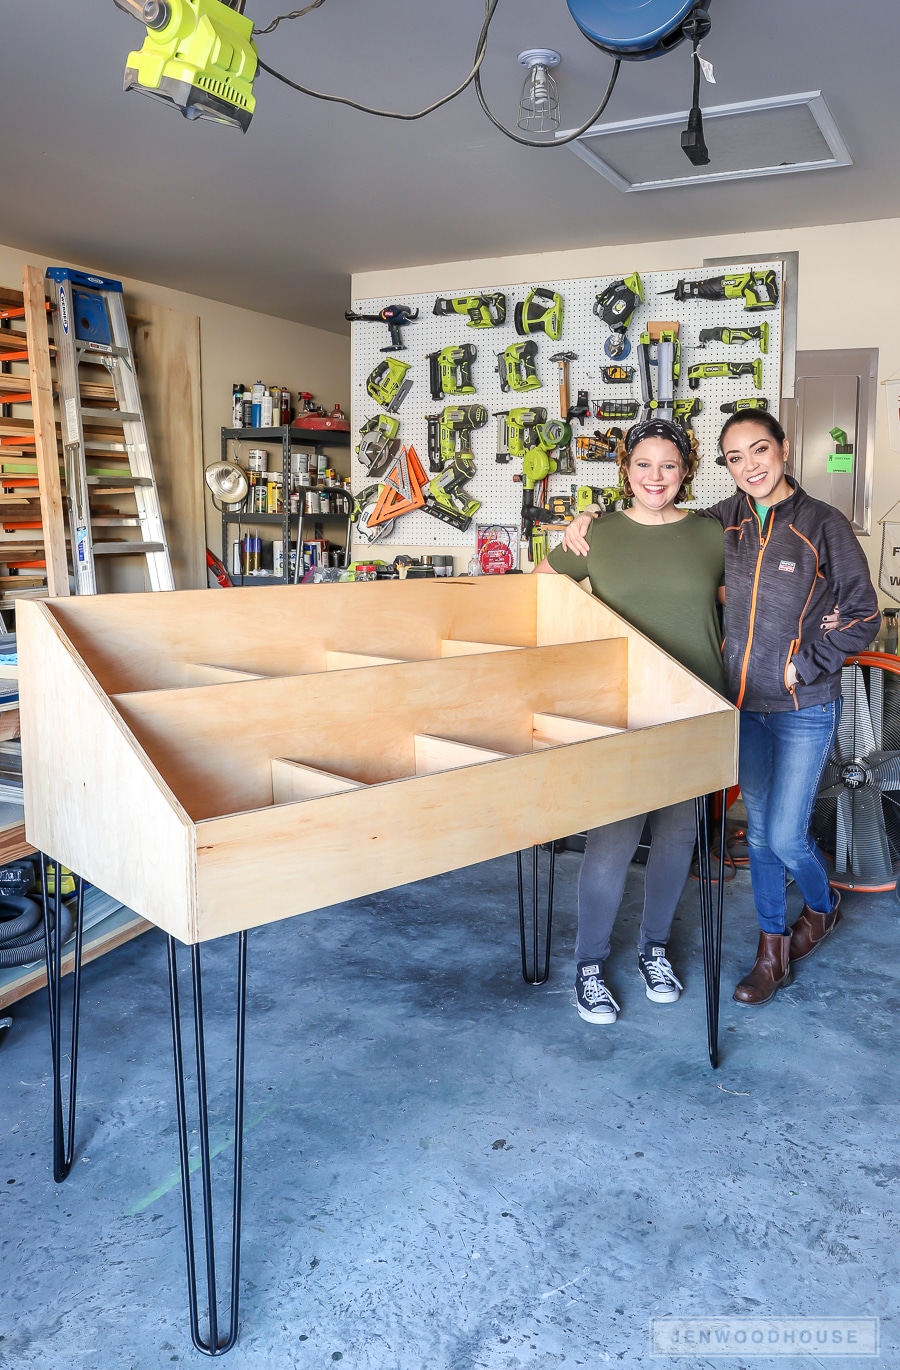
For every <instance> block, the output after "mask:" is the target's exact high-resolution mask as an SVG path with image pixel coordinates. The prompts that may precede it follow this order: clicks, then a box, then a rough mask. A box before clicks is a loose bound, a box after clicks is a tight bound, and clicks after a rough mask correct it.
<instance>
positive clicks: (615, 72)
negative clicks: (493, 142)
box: [475, 57, 622, 147]
mask: <svg viewBox="0 0 900 1370" xmlns="http://www.w3.org/2000/svg"><path fill="white" fill-rule="evenodd" d="M621 65H622V63H621V61H620V60H619V58H618V57H617V58H616V60H615V62H614V64H613V69H612V75H611V76H610V78H609V85H608V86H607V87H606V91H605V92H604V95H603V99H602V100H601V101H600V106H599V108H598V109H597V110H595V111H594V113H593V114H592V115H591V117H590V119H588V120H587V121H586V122H585V123H583V124H582V125H581V127H580V128H576V129H575V130H574V132H573V133H567V134H566V136H565V137H564V138H551V139H550V140H549V141H548V142H546V143H535V142H533V141H532V140H531V139H530V138H520V137H519V135H518V133H513V131H512V129H509V128H507V127H506V125H505V124H501V122H500V120H499V119H498V118H496V116H495V115H494V113H493V111H492V110H491V108H490V106H489V105H488V102H487V100H486V99H485V95H484V91H483V90H482V88H481V72H480V71H478V72H476V73H475V91H476V94H477V95H478V103H479V104H480V105H481V108H482V109H483V110H484V112H485V114H486V115H487V117H488V118H489V119H490V121H491V123H492V124H493V125H494V127H495V128H499V130H500V132H501V133H505V134H506V136H507V138H511V139H512V141H513V142H514V143H521V145H522V147H565V146H566V144H567V143H574V141H575V139H576V138H580V137H581V135H582V134H583V133H586V132H587V130H588V129H589V128H590V127H591V125H592V124H595V123H596V122H597V120H598V119H599V118H600V115H601V114H602V113H603V111H604V110H605V109H606V106H607V105H608V104H609V100H610V96H611V95H612V93H613V90H614V89H615V85H616V81H617V80H618V76H619V68H620V67H621Z"/></svg>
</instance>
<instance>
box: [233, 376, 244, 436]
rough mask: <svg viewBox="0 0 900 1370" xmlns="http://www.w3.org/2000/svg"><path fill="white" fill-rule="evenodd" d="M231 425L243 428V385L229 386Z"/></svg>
mask: <svg viewBox="0 0 900 1370" xmlns="http://www.w3.org/2000/svg"><path fill="white" fill-rule="evenodd" d="M231 426H232V428H243V426H244V387H243V386H242V385H233V386H232V387H231Z"/></svg>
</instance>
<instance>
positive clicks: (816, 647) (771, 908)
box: [564, 410, 881, 1004]
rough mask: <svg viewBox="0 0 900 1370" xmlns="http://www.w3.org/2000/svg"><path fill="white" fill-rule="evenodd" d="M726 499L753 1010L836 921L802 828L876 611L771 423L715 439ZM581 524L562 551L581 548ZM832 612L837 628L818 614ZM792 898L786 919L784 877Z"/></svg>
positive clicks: (854, 554) (853, 546) (863, 576)
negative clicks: (850, 673) (797, 899)
mask: <svg viewBox="0 0 900 1370" xmlns="http://www.w3.org/2000/svg"><path fill="white" fill-rule="evenodd" d="M719 448H720V452H721V455H720V456H719V458H718V461H719V462H720V464H722V465H724V466H726V467H727V468H728V470H729V471H730V472H731V474H732V476H733V477H734V481H735V484H736V485H737V487H738V493H737V494H735V495H733V496H731V498H729V499H725V500H722V501H720V502H719V503H718V504H716V505H714V506H713V507H712V508H711V509H707V510H704V511H703V512H704V513H705V514H706V515H707V517H709V518H714V519H716V520H717V521H718V522H719V523H721V524H722V527H723V529H724V532H725V594H726V617H727V633H726V638H725V642H724V644H723V665H724V669H725V679H726V685H727V690H728V694H729V696H730V698H731V699H732V701H733V702H734V703H735V704H736V705H737V707H738V708H739V709H740V710H741V730H740V767H739V779H740V785H741V793H742V795H743V798H744V803H745V805H746V808H747V839H748V846H749V851H750V876H751V879H752V882H753V898H754V903H755V905H756V911H757V916H758V919H759V926H760V935H759V944H758V947H757V953H756V961H755V962H754V965H753V967H752V969H751V970H750V971H749V972H748V974H747V975H745V976H744V978H743V979H742V980H741V981H740V983H739V984H738V986H737V988H736V989H735V991H734V997H735V999H736V1000H737V1001H738V1003H741V1004H765V1003H768V1002H769V1000H770V999H772V998H773V997H774V995H775V994H776V992H777V991H778V990H779V989H780V988H781V987H782V985H785V984H787V983H788V981H789V980H790V978H791V963H792V962H793V961H799V960H803V959H804V958H805V957H807V956H809V955H811V953H812V952H814V951H815V950H816V948H817V947H818V946H819V944H820V943H821V942H822V941H823V940H824V938H825V937H827V936H828V935H829V933H830V932H831V931H832V930H833V929H834V927H835V926H836V925H837V923H838V921H839V920H840V916H841V915H840V895H839V894H838V893H837V891H833V890H832V889H831V887H830V885H829V883H828V875H827V871H826V868H825V863H824V861H823V859H822V855H821V853H820V852H819V850H818V848H817V847H816V845H815V842H814V841H813V840H812V838H811V836H810V833H809V822H810V817H811V814H812V809H813V804H814V803H815V798H816V794H817V792H818V789H819V784H820V781H821V778H822V772H823V771H824V769H825V764H826V762H827V760H828V757H829V755H830V753H831V749H832V746H833V743H834V737H835V734H836V732H837V728H838V724H839V722H840V716H841V667H842V666H843V664H844V661H845V659H846V657H848V656H851V655H852V654H853V653H855V652H858V651H860V650H862V649H864V648H865V647H867V646H868V644H869V643H870V642H871V641H872V639H873V638H874V637H875V635H876V633H877V631H878V625H879V622H880V618H881V615H880V613H879V610H878V601H877V597H876V593H875V589H874V586H873V585H872V581H871V577H870V575H869V568H868V564H867V562H866V559H865V556H864V555H863V552H862V548H861V547H860V545H859V543H858V541H857V539H856V536H855V534H854V532H853V529H852V528H851V526H850V524H849V522H848V521H847V519H846V518H845V517H844V515H843V514H841V513H839V512H838V511H837V510H836V509H832V508H831V506H830V505H828V504H825V503H823V502H822V501H821V500H816V499H812V498H811V497H810V496H809V495H807V494H806V493H805V492H804V491H803V490H801V488H800V487H799V485H797V483H796V482H795V481H794V480H793V479H792V478H791V477H790V476H788V475H787V473H786V470H785V467H786V463H787V459H788V454H789V449H788V443H787V441H786V440H785V436H784V430H783V429H782V427H781V425H780V424H779V423H778V420H777V419H776V418H775V417H774V416H773V415H772V414H769V413H768V412H767V411H765V410H746V411H741V412H739V413H737V414H735V415H733V417H732V418H730V419H729V420H728V422H727V423H726V424H725V426H724V428H723V429H722V433H721V436H720V438H719ZM585 526H586V525H585V523H584V521H583V520H581V519H579V520H576V522H575V523H573V524H572V525H571V526H570V528H569V529H568V530H567V534H566V538H565V544H564V545H566V546H567V547H569V548H571V550H573V551H579V550H581V549H580V546H579V542H580V541H581V540H583V532H584V528H585ZM835 604H839V605H840V623H839V626H837V627H829V626H827V624H826V623H825V619H826V617H827V615H828V614H829V613H830V612H831V610H832V607H833V606H834V605H835ZM788 871H790V872H791V874H792V875H793V877H794V879H795V880H796V882H797V888H798V889H799V891H800V893H801V895H802V896H803V900H804V906H803V911H802V913H801V914H800V917H799V918H798V919H797V921H796V923H795V924H794V926H793V928H791V929H790V930H789V929H788V927H787V923H786V910H787V901H786V887H787V872H788Z"/></svg>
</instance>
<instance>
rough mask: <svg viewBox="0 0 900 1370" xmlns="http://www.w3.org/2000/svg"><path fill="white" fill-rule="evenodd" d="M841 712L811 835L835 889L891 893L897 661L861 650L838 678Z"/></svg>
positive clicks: (895, 860) (899, 697) (895, 864)
mask: <svg viewBox="0 0 900 1370" xmlns="http://www.w3.org/2000/svg"><path fill="white" fill-rule="evenodd" d="M841 686H842V693H843V696H844V708H843V713H842V715H841V726H840V728H839V730H838V735H837V740H836V742H835V746H834V750H833V752H832V754H831V757H830V759H829V761H828V764H827V766H826V767H825V774H824V775H823V777H822V784H821V786H820V788H819V793H818V796H817V798H816V804H815V808H814V810H813V818H812V831H813V835H814V836H815V838H816V841H817V842H818V843H819V846H820V847H821V848H822V850H823V851H824V852H825V853H826V855H828V856H829V857H830V858H831V859H832V860H833V863H834V869H833V872H830V876H831V883H832V884H833V885H837V886H838V887H839V888H840V889H849V890H863V891H869V892H875V891H877V890H892V889H895V888H896V886H897V875H898V870H900V660H898V658H897V657H896V656H893V655H890V654H888V653H885V652H863V653H861V654H860V655H859V656H858V657H854V658H853V664H850V665H847V666H845V667H844V669H843V671H842V673H841Z"/></svg>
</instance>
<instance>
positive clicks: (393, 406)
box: [366, 357, 412, 414]
mask: <svg viewBox="0 0 900 1370" xmlns="http://www.w3.org/2000/svg"><path fill="white" fill-rule="evenodd" d="M409 369H410V366H409V362H399V361H397V358H396V357H385V359H384V361H383V362H379V363H378V364H377V366H375V367H374V368H373V370H372V371H371V372H370V373H369V376H368V379H367V380H366V392H367V394H368V395H370V396H371V398H372V399H373V400H374V401H375V403H376V404H380V405H381V407H382V409H387V410H388V411H389V412H390V413H392V414H394V413H396V411H397V410H398V409H399V408H400V405H401V404H402V403H403V401H404V399H405V398H406V396H407V394H408V393H409V391H410V389H411V388H412V376H408V375H407V374H406V373H407V372H408V371H409Z"/></svg>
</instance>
